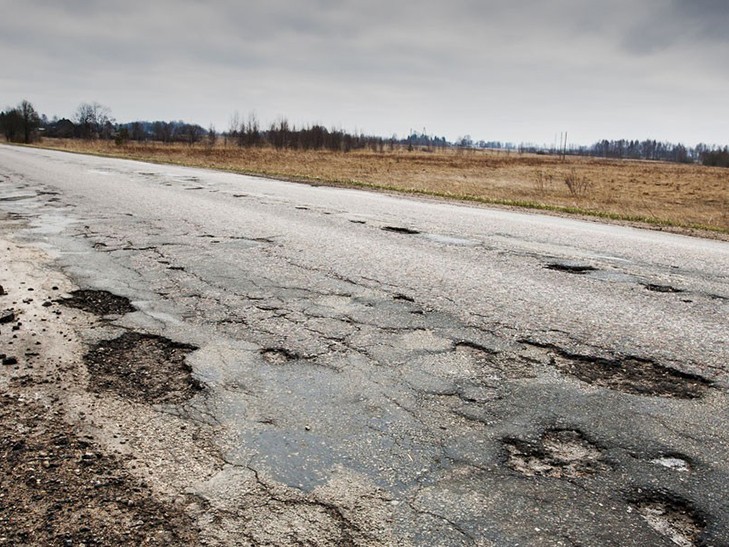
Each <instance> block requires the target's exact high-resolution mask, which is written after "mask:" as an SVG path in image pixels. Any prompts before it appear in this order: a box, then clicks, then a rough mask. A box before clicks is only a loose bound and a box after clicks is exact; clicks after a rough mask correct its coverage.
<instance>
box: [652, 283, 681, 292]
mask: <svg viewBox="0 0 729 547" xmlns="http://www.w3.org/2000/svg"><path fill="white" fill-rule="evenodd" d="M643 287H645V288H646V290H648V291H651V292H663V293H679V292H683V289H677V288H676V287H671V286H670V285H656V284H653V283H643Z"/></svg>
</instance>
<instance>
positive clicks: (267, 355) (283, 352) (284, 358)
mask: <svg viewBox="0 0 729 547" xmlns="http://www.w3.org/2000/svg"><path fill="white" fill-rule="evenodd" d="M261 355H262V356H263V359H264V360H265V361H266V362H267V363H269V364H271V365H285V364H286V363H290V362H291V361H298V360H299V359H301V356H300V355H299V354H297V353H295V352H293V351H289V350H287V349H285V348H266V349H263V350H261Z"/></svg>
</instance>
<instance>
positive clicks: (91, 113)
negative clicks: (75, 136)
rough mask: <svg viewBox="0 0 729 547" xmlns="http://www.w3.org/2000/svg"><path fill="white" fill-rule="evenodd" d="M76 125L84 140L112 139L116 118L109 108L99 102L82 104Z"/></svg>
mask: <svg viewBox="0 0 729 547" xmlns="http://www.w3.org/2000/svg"><path fill="white" fill-rule="evenodd" d="M75 119H76V124H77V126H78V128H79V133H80V135H79V136H80V137H82V138H84V139H97V138H111V136H112V134H113V130H114V118H112V116H111V110H110V109H109V107H107V106H104V105H101V104H99V103H97V102H93V103H81V104H80V105H79V106H78V108H77V109H76V115H75Z"/></svg>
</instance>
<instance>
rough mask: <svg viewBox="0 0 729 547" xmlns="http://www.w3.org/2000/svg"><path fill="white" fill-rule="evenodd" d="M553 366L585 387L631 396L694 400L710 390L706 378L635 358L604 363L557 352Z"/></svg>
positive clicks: (582, 356) (605, 360) (603, 361)
mask: <svg viewBox="0 0 729 547" xmlns="http://www.w3.org/2000/svg"><path fill="white" fill-rule="evenodd" d="M553 364H554V366H555V367H557V369H558V370H560V371H561V372H563V373H565V374H568V375H570V376H573V377H575V378H577V379H578V380H582V381H583V382H586V383H588V384H591V385H595V386H599V387H606V388H609V389H614V390H616V391H622V392H623V393H631V394H634V395H647V396H651V397H668V398H676V399H697V398H699V397H702V396H703V395H704V394H705V393H706V392H707V391H708V390H709V389H710V387H711V382H709V381H708V380H707V379H706V378H703V377H701V376H697V375H695V374H689V373H686V372H681V371H679V370H675V369H672V368H668V367H665V366H663V365H660V364H658V363H656V362H655V361H651V360H649V359H642V358H639V357H626V358H624V359H604V358H599V357H591V356H586V355H572V354H569V353H566V352H559V353H557V355H555V356H554V359H553Z"/></svg>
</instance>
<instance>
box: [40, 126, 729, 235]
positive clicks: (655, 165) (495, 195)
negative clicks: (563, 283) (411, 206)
mask: <svg viewBox="0 0 729 547" xmlns="http://www.w3.org/2000/svg"><path fill="white" fill-rule="evenodd" d="M40 146H43V147H47V148H57V149H61V150H68V151H74V152H83V153H92V154H99V155H108V156H114V157H122V158H129V159H138V160H144V161H152V162H157V163H172V164H178V165H188V166H195V167H206V168H213V169H225V170H229V171H234V172H238V173H246V174H255V175H267V176H271V177H275V178H282V179H287V180H294V181H301V182H308V183H315V184H330V185H337V186H354V187H362V188H370V189H377V190H390V191H396V192H405V193H412V194H420V195H429V196H435V197H443V198H450V199H458V200H466V201H474V202H481V203H486V204H495V205H506V206H515V207H525V208H531V209H540V210H544V211H551V212H555V213H561V214H574V215H584V216H591V217H599V218H603V219H610V220H614V221H624V222H635V223H644V224H647V225H650V226H652V227H661V228H662V229H673V230H677V231H682V232H688V233H691V232H697V231H698V232H701V235H709V236H713V237H720V238H721V239H727V237H726V236H727V234H729V169H725V168H713V167H703V166H699V165H684V164H674V163H664V162H647V161H632V160H605V159H596V158H582V157H567V158H566V160H565V161H561V160H560V158H558V157H554V156H541V155H530V154H517V153H515V152H512V153H505V152H501V153H497V152H493V151H480V150H478V151H477V150H473V151H470V150H468V151H463V150H460V151H459V150H442V151H437V152H427V151H422V150H420V151H412V152H408V151H407V150H404V149H403V150H394V151H386V152H382V153H378V152H370V151H355V152H350V153H346V154H345V153H336V152H328V151H298V150H274V149H272V148H254V149H245V148H237V147H233V146H230V147H225V146H223V145H222V144H219V145H217V146H215V147H210V146H207V145H195V146H188V145H184V144H171V145H164V144H160V143H143V144H137V143H129V144H126V145H122V146H117V145H115V144H114V143H113V142H109V141H81V140H60V139H45V140H44V141H43V143H41V144H40ZM568 183H569V185H568ZM570 186H571V188H570ZM707 232H708V233H707Z"/></svg>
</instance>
